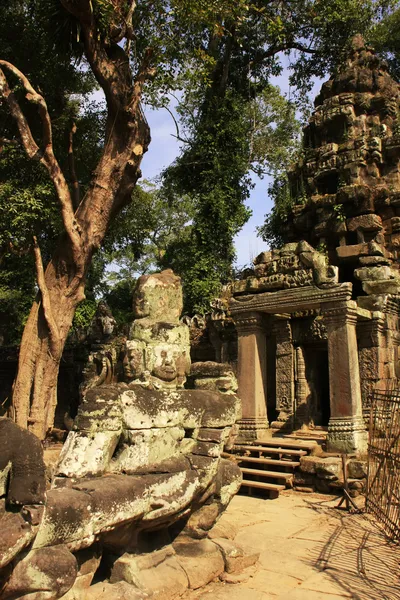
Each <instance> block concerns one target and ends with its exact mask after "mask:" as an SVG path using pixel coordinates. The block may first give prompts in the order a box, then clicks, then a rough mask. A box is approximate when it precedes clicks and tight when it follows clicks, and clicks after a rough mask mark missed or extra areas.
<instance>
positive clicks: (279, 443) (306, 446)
mask: <svg viewBox="0 0 400 600" xmlns="http://www.w3.org/2000/svg"><path fill="white" fill-rule="evenodd" d="M245 445H246V446H247V445H248V446H252V445H253V444H252V443H249V444H247V443H246V444H245ZM254 445H256V446H270V447H273V448H293V449H295V450H310V451H311V450H314V448H315V447H316V446H318V442H317V441H316V440H307V441H306V440H297V439H294V438H293V439H290V438H287V439H285V438H271V439H270V440H263V441H261V440H257V441H256V442H254Z"/></svg>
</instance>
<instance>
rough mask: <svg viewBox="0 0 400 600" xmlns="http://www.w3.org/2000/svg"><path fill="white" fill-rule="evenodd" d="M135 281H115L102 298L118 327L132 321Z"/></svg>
mask: <svg viewBox="0 0 400 600" xmlns="http://www.w3.org/2000/svg"><path fill="white" fill-rule="evenodd" d="M135 283H136V280H135V279H129V280H125V281H122V280H121V281H117V282H116V283H115V285H114V286H113V287H111V288H110V289H109V290H108V291H107V293H106V294H105V296H104V299H105V301H106V302H107V304H108V306H109V307H110V309H111V312H112V314H113V317H114V319H115V320H116V321H117V324H118V326H119V327H123V326H124V325H128V324H129V323H132V321H133V312H132V295H133V289H134V287H135Z"/></svg>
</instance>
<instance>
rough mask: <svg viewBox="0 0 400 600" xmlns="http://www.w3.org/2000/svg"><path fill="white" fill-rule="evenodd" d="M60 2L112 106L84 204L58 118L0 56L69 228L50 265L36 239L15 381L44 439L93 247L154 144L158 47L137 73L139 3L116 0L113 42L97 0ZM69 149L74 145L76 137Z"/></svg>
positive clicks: (2, 80)
mask: <svg viewBox="0 0 400 600" xmlns="http://www.w3.org/2000/svg"><path fill="white" fill-rule="evenodd" d="M61 4H62V5H63V6H64V8H65V10H67V11H68V12H69V13H70V14H71V15H72V16H73V17H74V18H75V19H77V20H78V21H79V23H80V27H81V35H82V40H83V44H84V49H85V55H86V58H87V60H88V63H89V64H90V67H91V69H92V71H93V74H94V76H95V77H96V79H97V81H98V83H99V85H100V86H101V87H102V89H103V91H104V94H105V97H106V102H107V109H108V112H107V123H106V129H105V136H104V139H105V143H104V150H103V154H102V157H101V159H100V161H99V164H98V166H97V168H96V170H95V172H94V175H93V179H92V181H91V183H90V186H89V189H88V191H87V193H86V194H85V197H84V198H83V199H82V200H81V201H80V203H79V206H77V208H76V204H77V202H78V201H79V199H78V194H75V195H74V197H75V200H76V203H75V205H74V202H73V198H72V196H71V192H70V190H69V188H68V184H67V181H66V179H65V177H64V175H63V173H62V170H61V169H60V166H59V164H58V162H57V160H56V158H55V155H54V152H53V143H52V127H51V119H50V115H49V113H48V110H47V105H46V102H45V99H44V98H43V97H42V96H41V94H39V93H38V92H37V91H36V90H35V89H34V88H33V87H32V85H31V83H30V82H29V80H28V79H27V77H26V76H25V75H24V74H23V73H21V71H19V70H18V69H17V68H16V67H15V66H14V65H12V64H11V63H9V62H7V61H3V60H0V96H1V97H2V98H4V100H5V102H6V103H7V105H8V107H9V109H10V113H11V115H12V116H13V118H14V120H15V122H16V124H17V126H18V130H19V133H20V137H21V141H22V144H23V146H24V148H25V151H26V153H27V156H28V157H29V158H31V159H33V160H38V161H40V162H41V163H42V165H43V166H44V167H45V168H46V169H47V171H48V174H49V177H50V179H51V180H52V182H53V184H54V187H55V189H56V192H57V196H58V200H59V203H60V210H61V217H62V221H63V225H64V234H63V235H62V236H61V237H60V240H59V243H58V246H57V248H56V251H55V253H54V255H53V258H52V260H51V261H50V263H49V265H48V266H47V269H46V271H45V272H44V270H43V264H42V259H41V254H40V248H39V246H38V244H37V241H36V239H35V238H34V246H33V250H34V254H35V264H36V274H37V280H38V287H39V292H38V295H37V298H36V300H35V302H34V305H33V307H32V310H31V313H30V315H29V318H28V322H27V324H26V326H25V330H24V333H23V336H22V342H21V348H20V356H19V365H18V374H17V377H16V380H15V382H14V388H13V399H12V407H11V412H12V416H13V418H14V419H15V420H16V422H17V423H18V424H19V425H21V426H22V427H28V428H29V429H30V430H31V431H32V432H34V433H35V434H36V435H37V436H38V437H39V438H40V439H44V437H45V436H46V433H47V432H48V431H49V429H51V427H52V426H53V421H54V413H55V409H56V404H57V378H58V371H59V366H60V360H61V356H62V352H63V349H64V345H65V342H66V339H67V336H68V332H69V330H70V327H71V324H72V319H73V316H74V313H75V309H76V307H77V305H78V304H79V302H81V301H82V300H83V299H84V298H85V294H84V288H85V279H86V274H87V271H88V268H89V266H90V262H91V260H92V256H93V253H94V252H95V251H96V250H97V249H98V248H100V246H101V244H102V242H103V239H104V236H105V235H106V232H107V229H108V227H109V225H110V222H111V220H112V219H113V218H114V217H115V216H116V215H117V214H118V212H119V211H120V210H121V209H122V208H123V207H124V206H125V205H126V204H128V203H129V202H130V200H131V197H132V189H133V187H134V185H135V184H136V181H137V180H138V178H139V177H140V176H141V172H140V163H141V160H142V157H143V154H144V153H145V152H146V150H147V148H148V145H149V143H150V130H149V126H148V124H147V121H146V119H145V117H144V114H143V112H142V109H141V106H140V98H141V95H142V90H143V84H144V82H145V81H146V80H147V79H148V78H149V77H151V76H152V72H153V69H152V68H151V66H150V63H151V57H152V54H153V52H152V50H151V48H148V49H146V50H145V52H144V55H143V58H142V61H141V63H140V65H139V68H138V71H137V72H136V75H135V77H133V76H132V72H131V66H130V59H129V46H130V40H131V39H132V23H131V21H132V14H133V12H134V9H135V6H136V3H135V2H132V3H131V5H130V9H129V10H128V12H127V13H125V10H126V3H125V2H122V0H115V1H114V3H113V4H114V8H115V11H114V16H115V17H116V18H119V19H120V21H121V23H120V28H121V31H120V32H119V33H118V31H119V30H118V28H117V30H118V31H117V34H118V35H117V37H116V38H115V39H114V38H113V33H112V31H113V30H114V29H115V28H113V27H112V26H113V21H112V20H111V21H110V23H109V27H110V32H109V36H105V37H106V38H107V39H108V41H107V43H104V40H103V39H102V36H100V35H99V29H98V24H97V22H96V16H95V14H94V12H93V7H92V3H91V2H90V1H88V0H73V1H72V0H61ZM124 15H125V16H124ZM121 19H122V20H121ZM125 35H128V38H127V40H128V41H129V43H128V44H127V45H126V46H125V50H124V49H123V48H122V47H121V45H120V42H121V40H122V39H123V37H124V36H125ZM1 67H2V68H1ZM3 69H6V70H7V71H10V72H11V73H13V76H14V77H16V78H17V79H18V80H19V82H20V83H21V84H22V86H23V88H24V89H25V92H26V95H25V98H26V99H27V100H28V101H30V102H32V103H33V104H34V105H36V106H37V108H38V112H39V116H40V119H41V121H42V126H43V128H42V140H41V143H40V144H38V143H37V142H36V140H35V138H34V136H33V135H32V131H31V129H30V126H29V123H28V121H27V119H26V118H25V115H24V114H23V111H22V110H21V107H20V105H19V103H18V100H17V98H16V96H15V95H14V93H13V91H12V89H11V88H10V86H9V84H8V81H7V78H6V77H5V75H4V72H3ZM69 150H70V152H72V143H71V140H70V144H69ZM70 158H72V157H70ZM75 191H76V190H75Z"/></svg>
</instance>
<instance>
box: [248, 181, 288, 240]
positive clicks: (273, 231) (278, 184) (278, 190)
mask: <svg viewBox="0 0 400 600" xmlns="http://www.w3.org/2000/svg"><path fill="white" fill-rule="evenodd" d="M268 195H269V197H270V198H271V199H272V201H273V207H272V210H271V212H270V213H268V214H267V215H266V216H265V221H264V223H263V225H261V226H260V227H258V228H257V233H258V235H259V236H260V237H261V238H262V239H263V240H264V242H267V243H268V244H269V246H270V247H271V248H279V247H280V246H282V245H283V244H284V243H285V241H286V240H285V224H286V222H287V218H288V214H289V213H290V211H291V209H292V207H293V206H294V204H295V200H294V198H293V197H292V194H291V190H290V184H289V181H288V177H287V174H286V172H285V171H284V170H283V172H281V173H280V174H279V175H277V176H276V177H275V179H274V181H273V183H272V184H271V185H270V187H269V189H268Z"/></svg>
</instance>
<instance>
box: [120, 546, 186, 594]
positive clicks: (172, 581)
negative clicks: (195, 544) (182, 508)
mask: <svg viewBox="0 0 400 600" xmlns="http://www.w3.org/2000/svg"><path fill="white" fill-rule="evenodd" d="M118 581H125V582H126V583H129V584H130V585H132V586H135V587H136V588H137V589H138V590H139V591H141V592H144V593H145V594H148V595H149V596H151V597H152V598H177V597H179V596H181V595H182V594H183V593H184V592H185V590H186V589H187V588H188V577H187V576H186V574H185V571H184V569H183V568H182V566H181V564H180V561H178V558H177V556H175V551H174V549H173V548H172V546H166V547H165V548H162V549H161V550H156V551H155V552H151V553H148V554H138V555H135V554H128V553H126V554H124V555H123V556H121V557H120V558H118V559H117V560H116V561H115V563H114V566H113V568H112V571H111V577H110V583H116V582H118Z"/></svg>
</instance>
